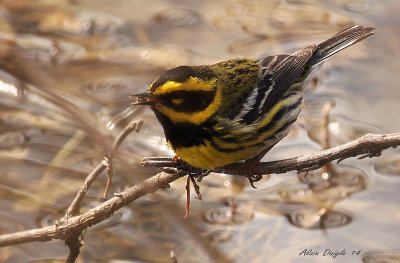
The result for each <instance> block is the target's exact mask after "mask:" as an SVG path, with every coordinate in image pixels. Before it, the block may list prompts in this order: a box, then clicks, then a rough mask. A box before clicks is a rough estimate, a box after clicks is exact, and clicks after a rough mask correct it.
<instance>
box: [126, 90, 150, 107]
mask: <svg viewBox="0 0 400 263" xmlns="http://www.w3.org/2000/svg"><path fill="white" fill-rule="evenodd" d="M129 97H130V98H136V101H135V102H132V103H131V105H153V104H154V103H156V102H157V99H156V97H155V96H154V95H153V94H152V93H150V92H144V93H139V94H136V95H131V96H129Z"/></svg>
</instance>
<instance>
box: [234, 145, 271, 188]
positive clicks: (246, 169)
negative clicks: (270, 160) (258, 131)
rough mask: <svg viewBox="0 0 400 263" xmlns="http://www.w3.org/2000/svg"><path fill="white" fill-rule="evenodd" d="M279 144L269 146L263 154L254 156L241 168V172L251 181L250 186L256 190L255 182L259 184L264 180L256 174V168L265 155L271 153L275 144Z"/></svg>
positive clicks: (260, 175)
mask: <svg viewBox="0 0 400 263" xmlns="http://www.w3.org/2000/svg"><path fill="white" fill-rule="evenodd" d="M277 143H278V142H276V143H274V144H273V145H271V146H269V147H268V148H266V149H265V150H263V151H262V152H260V153H259V154H257V155H256V156H254V157H253V158H251V159H247V160H246V161H245V162H244V163H243V165H242V167H241V171H242V172H243V173H244V174H246V175H247V179H249V182H250V185H251V187H253V188H256V187H255V186H254V183H255V182H258V181H260V180H261V178H262V174H259V173H258V174H255V173H254V166H256V165H257V164H259V163H260V161H261V159H262V158H263V157H264V155H265V154H266V153H267V152H269V150H271V149H272V148H273V147H274V146H275V144H277Z"/></svg>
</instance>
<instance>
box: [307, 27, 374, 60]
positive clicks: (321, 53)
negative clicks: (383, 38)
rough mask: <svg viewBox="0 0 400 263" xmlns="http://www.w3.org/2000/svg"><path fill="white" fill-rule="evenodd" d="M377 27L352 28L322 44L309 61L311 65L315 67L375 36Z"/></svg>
mask: <svg viewBox="0 0 400 263" xmlns="http://www.w3.org/2000/svg"><path fill="white" fill-rule="evenodd" d="M374 30H375V27H364V26H357V25H354V26H351V27H348V28H346V29H344V30H342V31H340V32H339V33H337V34H336V35H334V36H333V37H331V38H330V39H328V40H326V41H324V42H322V43H320V44H319V45H318V48H317V50H316V51H315V52H314V54H313V55H312V57H311V58H310V60H309V62H308V63H309V65H311V66H314V65H316V64H318V63H321V62H323V61H325V59H327V58H329V57H330V56H332V55H334V54H336V53H337V52H339V51H340V50H342V49H345V48H347V47H349V46H351V45H353V44H355V43H357V42H359V41H361V40H363V39H365V38H367V37H369V36H370V35H373V34H374V32H373V31H374Z"/></svg>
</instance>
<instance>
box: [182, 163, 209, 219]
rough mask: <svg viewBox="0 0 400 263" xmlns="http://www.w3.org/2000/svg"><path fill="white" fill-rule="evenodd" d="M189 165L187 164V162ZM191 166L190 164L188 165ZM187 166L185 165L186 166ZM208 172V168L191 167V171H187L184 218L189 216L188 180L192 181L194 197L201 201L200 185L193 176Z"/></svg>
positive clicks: (201, 176) (205, 174) (203, 174)
mask: <svg viewBox="0 0 400 263" xmlns="http://www.w3.org/2000/svg"><path fill="white" fill-rule="evenodd" d="M187 165H189V164H187ZM190 167H192V166H190ZM186 168H187V167H186ZM209 173H210V171H209V170H204V169H199V168H194V167H192V172H189V175H188V178H187V181H186V187H185V188H186V214H185V218H187V217H188V216H189V210H190V181H191V182H192V183H193V188H194V191H195V192H196V198H197V199H199V200H200V201H201V202H202V203H203V198H202V196H201V193H200V186H199V185H198V184H197V182H196V180H195V178H198V179H199V178H203V177H204V176H207V175H208V174H209Z"/></svg>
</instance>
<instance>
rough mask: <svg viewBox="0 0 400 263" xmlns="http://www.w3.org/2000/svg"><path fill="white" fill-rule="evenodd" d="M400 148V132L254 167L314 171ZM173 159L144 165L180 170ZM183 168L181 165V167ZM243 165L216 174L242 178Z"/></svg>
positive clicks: (271, 170)
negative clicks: (348, 159) (352, 158)
mask: <svg viewBox="0 0 400 263" xmlns="http://www.w3.org/2000/svg"><path fill="white" fill-rule="evenodd" d="M398 145H400V133H392V134H372V133H371V134H366V135H364V136H362V137H360V138H358V139H357V140H354V141H352V142H349V143H346V144H343V145H339V146H336V147H334V148H331V149H327V150H324V151H321V152H317V153H314V154H308V155H303V156H300V157H294V158H290V159H284V160H279V161H271V162H262V163H260V164H258V165H256V166H255V167H254V172H255V173H257V174H271V173H276V174H279V173H285V172H288V171H310V170H315V169H318V168H321V167H322V166H324V165H325V164H327V163H329V162H331V161H334V160H338V162H340V161H342V160H344V159H347V158H350V157H356V156H358V155H363V156H361V157H360V158H365V157H375V156H379V155H380V154H381V152H382V151H383V150H385V149H388V148H391V147H393V148H395V147H397V146H398ZM171 160H172V159H171V158H166V157H161V158H157V157H149V158H144V159H143V161H142V162H141V164H142V165H144V166H154V167H176V166H177V164H175V163H171ZM178 165H179V164H178ZM241 166H242V164H241V163H235V164H231V165H228V166H225V167H222V168H216V169H214V170H212V172H216V173H226V174H231V175H241V176H247V174H243V172H242V171H241V169H240V168H241Z"/></svg>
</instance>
